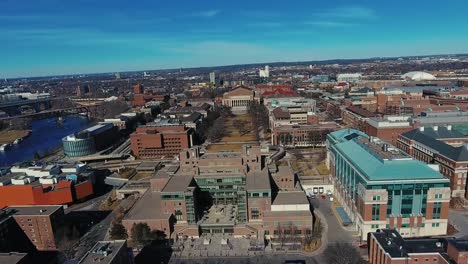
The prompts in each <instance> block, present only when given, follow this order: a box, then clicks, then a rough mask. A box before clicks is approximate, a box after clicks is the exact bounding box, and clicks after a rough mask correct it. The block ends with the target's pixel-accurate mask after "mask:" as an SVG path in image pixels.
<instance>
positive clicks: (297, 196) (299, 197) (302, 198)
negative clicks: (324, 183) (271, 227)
mask: <svg viewBox="0 0 468 264" xmlns="http://www.w3.org/2000/svg"><path fill="white" fill-rule="evenodd" d="M290 204H309V200H307V197H306V194H305V193H304V191H283V192H278V194H277V195H276V198H275V200H273V202H272V203H271V205H290Z"/></svg>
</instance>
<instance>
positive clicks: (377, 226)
mask: <svg viewBox="0 0 468 264" xmlns="http://www.w3.org/2000/svg"><path fill="white" fill-rule="evenodd" d="M371 228H372V229H376V228H379V225H371Z"/></svg>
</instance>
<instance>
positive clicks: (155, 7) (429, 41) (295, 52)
mask: <svg viewBox="0 0 468 264" xmlns="http://www.w3.org/2000/svg"><path fill="white" fill-rule="evenodd" d="M467 9H468V1H466V0H446V1H440V0H438V1H435V0H425V1H420V0H417V1H416V0H406V1H402V0H393V1H378V0H372V1H350V0H343V1H336V0H328V1H312V0H308V1H307V0H303V1H297V0H288V1H284V0H282V1H275V0H269V1H264V0H255V1H246V0H237V1H227V0H184V1H183V0H166V1H160V0H152V1H149V0H148V1H138V0H134V1H130V0H113V1H107V0H0V78H3V77H17V76H42V75H56V74H70V73H92V72H114V71H126V70H145V69H162V68H179V67H197V66H216V65H229V64H242V63H256V62H272V61H299V60H300V61H303V60H321V59H333V58H365V57H376V56H403V55H423V54H448V53H466V52H468V22H467V20H466V10H467Z"/></svg>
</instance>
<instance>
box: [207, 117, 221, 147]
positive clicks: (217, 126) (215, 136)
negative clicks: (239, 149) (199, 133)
mask: <svg viewBox="0 0 468 264" xmlns="http://www.w3.org/2000/svg"><path fill="white" fill-rule="evenodd" d="M225 135H226V127H225V126H224V118H222V117H220V118H218V119H216V121H214V123H213V126H211V127H210V128H209V129H208V135H207V137H208V139H209V140H210V141H211V142H218V141H220V140H221V139H222V138H223V137H224V136H225Z"/></svg>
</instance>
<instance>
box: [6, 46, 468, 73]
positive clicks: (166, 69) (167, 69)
mask: <svg viewBox="0 0 468 264" xmlns="http://www.w3.org/2000/svg"><path fill="white" fill-rule="evenodd" d="M433 56H468V52H467V53H446V54H430V55H429V54H428V55H403V56H382V57H364V58H363V57H361V58H349V59H338V58H333V59H322V60H304V61H275V62H273V61H270V62H255V63H245V64H226V65H216V66H199V67H197V66H194V67H177V68H160V69H151V70H148V69H145V70H125V71H109V72H90V73H69V74H58V75H39V76H16V77H3V78H1V79H4V80H18V79H34V78H48V77H67V76H77V75H99V74H115V73H132V72H145V71H146V72H151V71H171V70H177V69H189V70H190V69H204V68H222V67H234V66H243V65H245V66H249V65H257V64H278V63H298V64H300V63H317V62H327V61H337V60H338V61H351V60H371V59H393V58H412V57H433Z"/></svg>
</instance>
